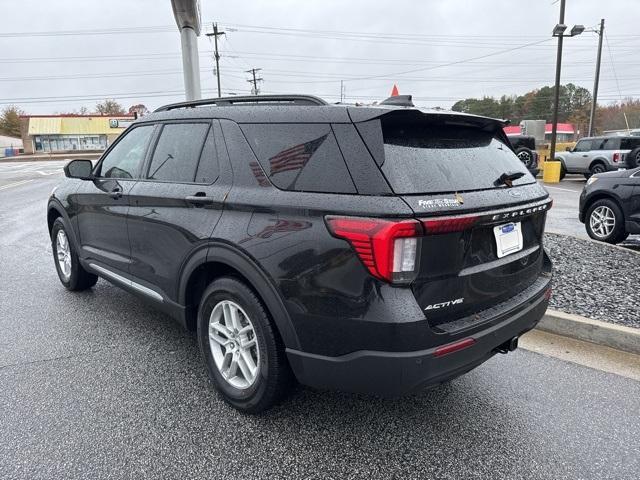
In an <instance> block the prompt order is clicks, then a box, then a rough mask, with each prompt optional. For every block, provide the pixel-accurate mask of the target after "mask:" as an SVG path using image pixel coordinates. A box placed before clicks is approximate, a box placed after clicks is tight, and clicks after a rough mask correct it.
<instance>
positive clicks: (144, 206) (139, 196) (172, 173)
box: [128, 120, 231, 298]
mask: <svg viewBox="0 0 640 480" xmlns="http://www.w3.org/2000/svg"><path fill="white" fill-rule="evenodd" d="M159 128H161V131H160V132H159V136H158V137H157V141H156V145H155V148H154V150H153V153H152V154H151V155H149V158H148V160H147V162H146V165H145V168H144V174H143V178H142V179H141V180H140V181H139V182H138V183H136V184H135V186H134V187H133V189H132V191H131V193H130V196H131V208H130V210H129V222H128V225H129V237H130V239H131V257H132V259H133V260H132V264H131V269H130V272H131V274H132V275H133V276H134V277H136V279H139V280H141V281H142V283H143V284H144V283H147V284H149V285H150V286H154V287H158V288H160V289H161V290H162V292H164V294H165V295H167V296H169V297H170V298H173V297H175V295H174V294H173V293H174V292H175V288H176V286H177V279H179V278H180V273H181V267H182V266H183V265H184V264H185V263H186V261H187V259H188V258H189V257H190V256H191V255H192V254H193V253H194V252H195V251H197V250H198V249H199V248H204V247H206V245H207V241H208V240H209V238H210V237H211V234H212V232H213V229H214V227H215V225H216V223H217V222H218V220H219V219H220V215H221V213H222V207H223V203H224V200H225V198H226V194H227V193H228V191H229V189H230V185H231V171H230V168H229V166H228V158H227V153H226V149H225V146H224V140H223V138H222V134H221V131H220V124H219V122H218V121H217V120H216V121H213V122H205V121H197V120H192V121H188V122H180V123H177V122H172V123H164V124H160V125H159Z"/></svg>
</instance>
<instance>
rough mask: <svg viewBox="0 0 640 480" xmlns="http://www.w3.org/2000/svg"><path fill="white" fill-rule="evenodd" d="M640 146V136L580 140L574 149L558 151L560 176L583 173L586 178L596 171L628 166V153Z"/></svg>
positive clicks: (601, 171) (557, 158) (600, 171)
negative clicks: (560, 165)
mask: <svg viewBox="0 0 640 480" xmlns="http://www.w3.org/2000/svg"><path fill="white" fill-rule="evenodd" d="M637 148H640V137H637V136H626V137H591V138H582V139H580V140H578V143H576V146H575V147H573V149H567V151H566V152H556V160H559V161H560V162H561V163H562V171H561V175H560V178H562V177H564V175H565V174H567V173H582V174H584V176H585V177H586V178H589V177H590V176H591V175H595V174H596V173H603V172H607V171H613V170H620V169H624V168H627V165H626V163H625V161H626V155H627V154H628V153H630V152H631V151H632V150H635V149H637Z"/></svg>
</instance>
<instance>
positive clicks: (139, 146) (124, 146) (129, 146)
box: [98, 125, 154, 178]
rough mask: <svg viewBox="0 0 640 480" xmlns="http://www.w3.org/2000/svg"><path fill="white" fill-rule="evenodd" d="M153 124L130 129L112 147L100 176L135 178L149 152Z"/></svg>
mask: <svg viewBox="0 0 640 480" xmlns="http://www.w3.org/2000/svg"><path fill="white" fill-rule="evenodd" d="M153 128H154V127H153V125H145V126H142V127H136V128H134V129H133V130H130V131H129V132H127V133H126V134H125V136H124V137H123V138H121V139H120V140H119V141H118V143H116V145H115V146H114V147H113V148H112V149H111V151H110V152H109V153H108V154H107V156H106V157H105V158H104V160H102V163H101V164H100V172H99V173H98V175H99V176H101V177H104V178H134V177H136V176H137V174H138V171H139V169H140V165H142V162H143V160H144V156H145V154H146V153H147V146H148V145H149V139H150V138H151V134H152V133H153Z"/></svg>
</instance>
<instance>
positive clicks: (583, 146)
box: [575, 140, 592, 152]
mask: <svg viewBox="0 0 640 480" xmlns="http://www.w3.org/2000/svg"><path fill="white" fill-rule="evenodd" d="M591 144H592V141H591V140H580V141H579V142H578V143H576V149H575V151H576V152H588V151H589V150H591Z"/></svg>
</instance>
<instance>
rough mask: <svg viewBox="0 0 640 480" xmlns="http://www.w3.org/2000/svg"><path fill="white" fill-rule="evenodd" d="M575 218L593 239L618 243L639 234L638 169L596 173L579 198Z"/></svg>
mask: <svg viewBox="0 0 640 480" xmlns="http://www.w3.org/2000/svg"><path fill="white" fill-rule="evenodd" d="M578 218H579V219H580V221H581V222H582V223H584V225H585V228H586V230H587V233H588V234H589V236H590V237H591V238H593V239H594V240H600V241H601V242H607V243H620V242H623V241H625V240H626V239H627V237H628V236H629V234H632V233H638V234H640V168H636V169H635V170H619V171H616V172H606V173H599V174H597V175H594V176H592V177H591V178H589V180H587V183H586V185H585V186H584V188H583V189H582V194H581V195H580V210H579V216H578Z"/></svg>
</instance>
